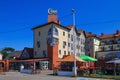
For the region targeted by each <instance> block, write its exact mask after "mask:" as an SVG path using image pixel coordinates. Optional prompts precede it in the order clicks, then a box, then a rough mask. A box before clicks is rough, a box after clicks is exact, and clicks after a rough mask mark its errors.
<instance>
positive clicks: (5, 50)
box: [0, 47, 15, 59]
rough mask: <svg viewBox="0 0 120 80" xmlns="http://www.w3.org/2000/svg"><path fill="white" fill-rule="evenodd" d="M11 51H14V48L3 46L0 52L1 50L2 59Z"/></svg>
mask: <svg viewBox="0 0 120 80" xmlns="http://www.w3.org/2000/svg"><path fill="white" fill-rule="evenodd" d="M13 51H15V49H14V48H11V47H5V48H3V49H2V50H1V51H0V52H1V54H3V59H5V58H6V56H7V55H8V54H9V53H11V52H13Z"/></svg>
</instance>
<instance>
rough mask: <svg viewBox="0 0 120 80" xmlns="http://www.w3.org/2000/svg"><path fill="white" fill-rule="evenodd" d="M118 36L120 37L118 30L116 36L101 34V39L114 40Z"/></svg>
mask: <svg viewBox="0 0 120 80" xmlns="http://www.w3.org/2000/svg"><path fill="white" fill-rule="evenodd" d="M117 36H120V31H119V30H117V31H116V33H114V34H106V35H105V34H103V33H102V34H101V36H99V38H101V39H106V38H114V37H117Z"/></svg>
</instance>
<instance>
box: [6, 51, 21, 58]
mask: <svg viewBox="0 0 120 80" xmlns="http://www.w3.org/2000/svg"><path fill="white" fill-rule="evenodd" d="M21 53H22V51H14V52H11V53H9V54H8V56H7V57H6V58H5V59H6V60H8V59H11V58H12V59H13V58H14V57H16V58H17V56H19V55H20V54H21Z"/></svg>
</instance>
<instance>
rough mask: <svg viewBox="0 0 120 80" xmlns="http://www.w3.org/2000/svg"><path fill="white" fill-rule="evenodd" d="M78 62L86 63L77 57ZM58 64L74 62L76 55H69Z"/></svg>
mask: <svg viewBox="0 0 120 80" xmlns="http://www.w3.org/2000/svg"><path fill="white" fill-rule="evenodd" d="M76 61H80V62H85V61H84V60H82V59H80V58H79V57H77V56H76ZM58 62H74V54H71V55H67V56H65V57H63V58H62V59H59V60H58Z"/></svg>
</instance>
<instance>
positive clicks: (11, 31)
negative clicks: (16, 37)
mask: <svg viewBox="0 0 120 80" xmlns="http://www.w3.org/2000/svg"><path fill="white" fill-rule="evenodd" d="M28 28H30V27H24V28H20V29H16V30H10V31H4V32H0V34H3V33H13V32H17V31H22V30H25V29H28Z"/></svg>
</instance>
